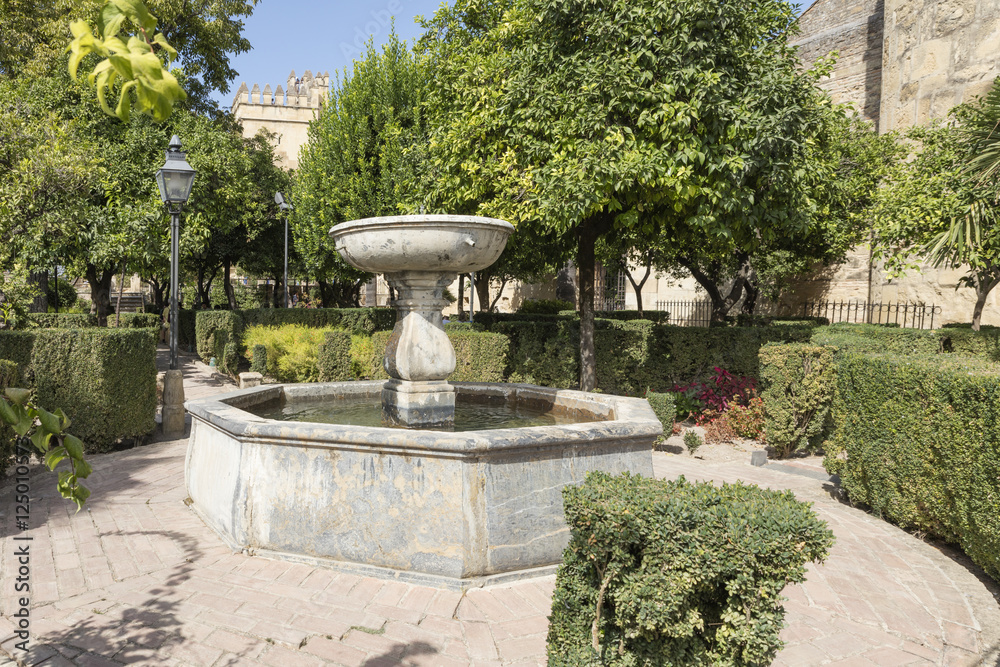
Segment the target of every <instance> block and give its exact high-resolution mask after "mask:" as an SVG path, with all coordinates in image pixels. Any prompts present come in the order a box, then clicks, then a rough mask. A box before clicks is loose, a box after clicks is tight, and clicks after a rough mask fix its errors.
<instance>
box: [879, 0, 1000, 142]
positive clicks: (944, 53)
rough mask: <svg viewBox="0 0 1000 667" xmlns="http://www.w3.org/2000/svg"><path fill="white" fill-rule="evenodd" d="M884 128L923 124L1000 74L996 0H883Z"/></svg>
mask: <svg viewBox="0 0 1000 667" xmlns="http://www.w3.org/2000/svg"><path fill="white" fill-rule="evenodd" d="M884 41H885V43H884V49H883V73H882V78H883V85H882V103H881V118H882V120H881V123H880V129H881V131H888V130H894V129H901V128H906V127H909V126H911V125H925V124H927V123H928V122H929V121H930V120H932V119H935V118H944V117H945V116H947V114H948V111H949V110H950V109H951V108H952V107H954V106H955V105H958V104H961V103H963V102H968V101H970V100H972V99H974V98H975V97H977V96H979V95H982V94H984V93H985V92H986V91H987V90H988V89H989V87H990V86H991V85H992V83H993V79H994V78H995V77H996V76H997V75H998V74H1000V3H998V2H997V1H996V0H885V40H884Z"/></svg>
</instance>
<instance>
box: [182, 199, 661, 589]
mask: <svg viewBox="0 0 1000 667" xmlns="http://www.w3.org/2000/svg"><path fill="white" fill-rule="evenodd" d="M511 231H512V228H511V226H510V225H509V224H508V223H506V222H503V221H500V220H491V219H488V218H478V217H467V216H438V215H422V216H399V217H391V218H376V219H370V220H359V221H355V222H348V223H343V224H340V225H337V226H336V227H334V228H333V230H331V236H332V237H333V239H334V240H335V243H336V247H337V249H338V251H339V252H340V253H341V254H342V255H343V257H344V258H345V259H346V260H347V261H348V262H350V263H352V264H353V265H355V266H357V267H359V268H363V269H365V270H367V271H372V272H378V273H383V274H385V275H386V277H387V279H388V280H389V283H390V284H391V285H392V286H393V288H394V289H395V291H396V300H395V302H394V304H393V305H394V306H395V308H396V311H397V316H396V325H395V328H394V330H393V333H392V336H391V337H390V340H389V343H388V345H387V348H386V354H385V368H386V371H387V372H388V374H389V376H390V378H391V379H390V380H389V381H388V382H385V383H382V382H373V381H364V382H333V383H324V384H290V385H265V386H261V387H254V388H250V389H243V390H240V391H235V392H232V393H229V394H224V395H222V396H215V397H212V398H208V399H201V400H193V401H188V402H187V403H186V404H185V407H186V408H187V410H188V411H189V412H190V413H191V416H192V427H191V436H190V439H189V443H188V452H187V459H186V462H185V479H186V483H187V489H188V495H189V497H190V506H191V507H192V508H193V509H194V510H195V511H196V512H197V513H198V514H199V515H200V516H201V517H202V518H203V519H204V520H205V522H206V523H207V524H208V525H209V526H210V527H211V528H212V529H213V530H215V531H216V532H217V533H218V534H219V536H220V537H221V538H222V539H223V540H224V541H225V542H226V543H227V544H229V546H230V547H232V548H233V549H236V550H243V551H246V552H248V553H252V554H258V555H263V556H271V557H278V558H284V559H288V560H294V561H299V562H305V563H310V564H315V565H321V566H326V567H333V568H336V569H339V570H344V571H349V572H354V573H358V574H364V575H373V576H380V577H389V578H396V579H402V580H406V581H412V582H416V583H425V584H431V585H436V586H442V587H447V588H459V589H462V588H468V587H471V586H482V585H486V584H490V583H496V582H500V581H504V580H509V579H513V578H521V577H525V576H534V575H538V574H548V573H551V572H554V570H555V567H556V566H557V564H558V563H559V562H560V560H561V556H562V550H563V549H564V548H565V546H566V543H567V541H568V537H569V531H568V528H567V527H566V524H565V522H564V520H563V511H562V494H561V491H562V488H563V487H564V486H565V485H567V484H579V483H580V482H582V481H583V479H584V477H585V476H586V474H587V472H589V471H591V470H602V471H605V472H609V473H618V472H625V471H629V472H632V473H639V474H644V475H652V444H653V442H654V441H655V439H656V437H657V436H658V435H660V433H661V431H662V427H661V425H660V422H659V421H658V420H657V419H656V416H655V415H654V414H653V412H652V410H651V409H650V407H649V405H648V404H647V403H646V401H644V400H641V399H636V398H624V397H619V396H609V395H605V394H591V393H585V392H578V391H570V390H560V389H550V388H546V387H537V386H533V385H525V384H505V383H449V382H448V381H447V377H448V375H449V374H450V373H451V372H452V371H453V370H454V368H455V353H454V349H453V348H452V346H451V342H450V341H449V340H448V337H447V335H446V334H445V332H444V329H443V326H442V315H441V309H442V308H443V307H444V306H445V305H446V304H447V302H446V300H445V299H444V298H443V291H444V289H445V287H447V286H448V285H449V284H450V283H451V282H452V280H453V279H454V276H455V274H457V273H459V272H466V271H474V270H480V269H482V268H485V267H486V266H489V265H490V264H491V263H492V262H494V261H496V259H497V257H499V255H500V253H501V252H502V250H503V247H504V244H505V243H506V239H507V237H508V235H509V234H510V233H511ZM358 400H362V401H374V402H380V403H381V411H382V415H383V421H384V422H386V423H387V424H388V425H400V426H405V427H414V426H418V427H422V430H412V429H411V428H389V427H388V426H357V425H350V424H347V423H343V422H341V423H314V422H309V421H300V422H296V421H279V420H277V419H272V418H269V417H266V416H262V415H266V414H271V413H270V412H268V409H269V408H268V406H272V407H273V406H275V405H279V406H286V407H295V406H300V405H305V406H308V405H317V404H319V405H322V406H324V409H325V407H328V408H329V410H330V411H332V412H333V413H334V414H337V413H338V412H339V411H341V410H342V409H344V410H346V406H348V405H349V404H352V402H353V401H358ZM470 402H471V403H476V404H483V405H488V406H493V407H491V408H490V409H497V410H499V409H500V408H504V409H510V408H513V409H516V410H520V409H522V408H523V409H527V408H531V409H534V410H535V411H536V412H539V413H545V414H546V415H554V416H558V417H559V418H560V419H561V422H560V421H556V422H553V423H550V424H548V425H543V426H529V427H525V428H498V429H492V430H479V431H464V432H463V431H452V430H450V426H451V422H452V420H453V419H454V414H455V408H456V404H459V405H460V406H461V405H465V404H467V403H470ZM428 427H429V428H428Z"/></svg>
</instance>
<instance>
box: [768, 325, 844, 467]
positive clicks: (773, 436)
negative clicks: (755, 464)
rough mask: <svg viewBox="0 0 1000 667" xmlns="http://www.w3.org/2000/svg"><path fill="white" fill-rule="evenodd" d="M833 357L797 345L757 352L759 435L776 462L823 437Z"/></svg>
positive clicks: (832, 382) (829, 422)
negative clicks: (760, 401)
mask: <svg viewBox="0 0 1000 667" xmlns="http://www.w3.org/2000/svg"><path fill="white" fill-rule="evenodd" d="M834 352H835V350H834V349H832V348H829V347H818V346H815V345H808V344H802V343H800V344H786V345H765V346H764V347H762V348H761V350H760V373H761V374H760V380H761V386H762V388H763V390H762V392H761V398H763V399H764V409H765V412H766V415H767V417H766V423H765V432H766V433H767V442H768V444H769V445H771V446H772V447H773V448H774V451H775V454H776V456H777V457H778V458H783V457H786V456H789V455H790V454H792V452H795V451H798V450H813V449H815V448H816V447H818V446H819V445H820V444H821V443H822V442H823V441H824V439H826V437H828V436H829V433H830V431H831V429H832V427H833V415H832V413H831V412H830V406H831V403H832V401H833V394H834V390H835V387H836V378H837V373H836V366H835V363H834Z"/></svg>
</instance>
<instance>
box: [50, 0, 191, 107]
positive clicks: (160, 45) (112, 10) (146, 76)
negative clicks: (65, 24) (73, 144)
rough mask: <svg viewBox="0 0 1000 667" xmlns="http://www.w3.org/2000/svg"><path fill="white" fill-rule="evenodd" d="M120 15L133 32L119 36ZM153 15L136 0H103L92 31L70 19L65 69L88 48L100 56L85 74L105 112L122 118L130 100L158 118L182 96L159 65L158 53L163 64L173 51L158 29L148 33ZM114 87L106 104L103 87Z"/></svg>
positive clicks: (74, 68)
mask: <svg viewBox="0 0 1000 667" xmlns="http://www.w3.org/2000/svg"><path fill="white" fill-rule="evenodd" d="M126 19H127V20H128V22H129V23H130V24H131V25H132V26H134V27H135V29H136V30H137V34H135V35H130V36H128V38H127V41H124V40H123V38H120V37H119V36H118V35H119V33H121V31H122V28H123V26H124V25H125V22H126ZM155 28H156V17H155V16H153V15H152V14H150V13H149V11H148V10H147V9H146V6H145V5H144V4H143V3H142V2H141V1H140V0H108V2H107V4H105V5H104V7H103V8H102V9H101V14H100V17H99V18H98V22H97V34H96V35H95V34H94V32H93V29H92V28H91V25H90V23H89V22H87V21H74V22H73V23H72V24H70V30H71V31H72V33H73V41H72V42H71V43H70V45H69V51H70V52H71V54H72V55H71V56H70V59H69V73H70V75H72V77H73V78H74V79H75V78H76V76H77V69H78V68H79V66H80V63H81V62H82V61H83V59H84V58H85V57H87V56H88V55H90V54H92V53H93V54H96V55H98V56H103V57H104V60H102V61H100V62H99V63H98V64H97V65H96V66H95V67H94V69H93V71H91V73H90V74H88V75H87V80H88V81H89V82H90V84H91V85H93V86H96V88H97V97H98V100H99V101H100V103H101V108H102V109H103V110H104V112H105V113H107V114H108V115H110V116H117V117H118V118H120V119H121V120H123V121H126V122H127V121H128V119H129V116H130V114H131V110H132V104H133V95H134V96H135V97H134V103H135V104H137V105H138V109H139V111H140V112H142V113H146V114H149V115H150V116H152V117H153V118H154V119H156V120H158V121H163V120H166V119H167V117H168V116H170V113H171V111H172V110H173V106H174V104H175V103H177V102H179V101H181V100H183V99H184V98H185V97H186V94H185V93H184V90H183V89H182V88H181V86H180V84H179V83H178V82H177V79H176V78H175V77H174V75H173V74H171V73H170V71H169V70H167V69H165V68H164V66H163V63H162V61H161V60H160V57H159V55H158V53H165V54H166V57H167V64H168V65H169V64H170V62H172V61H173V59H174V58H176V57H177V51H176V50H174V48H173V47H172V46H170V44H168V43H167V40H166V38H165V37H164V36H163V34H162V33H156V34H153V30H154V29H155ZM109 91H110V92H111V93H112V94H114V93H115V91H117V93H118V104H117V105H116V106H115V108H114V109H113V110H112V108H111V106H110V105H109V104H108V99H107V97H108V92H109Z"/></svg>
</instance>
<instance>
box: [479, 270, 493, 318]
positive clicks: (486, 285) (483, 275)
mask: <svg viewBox="0 0 1000 667" xmlns="http://www.w3.org/2000/svg"><path fill="white" fill-rule="evenodd" d="M476 303H478V304H479V312H481V313H484V312H488V311H489V308H490V274H489V273H488V272H487V271H476Z"/></svg>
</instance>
